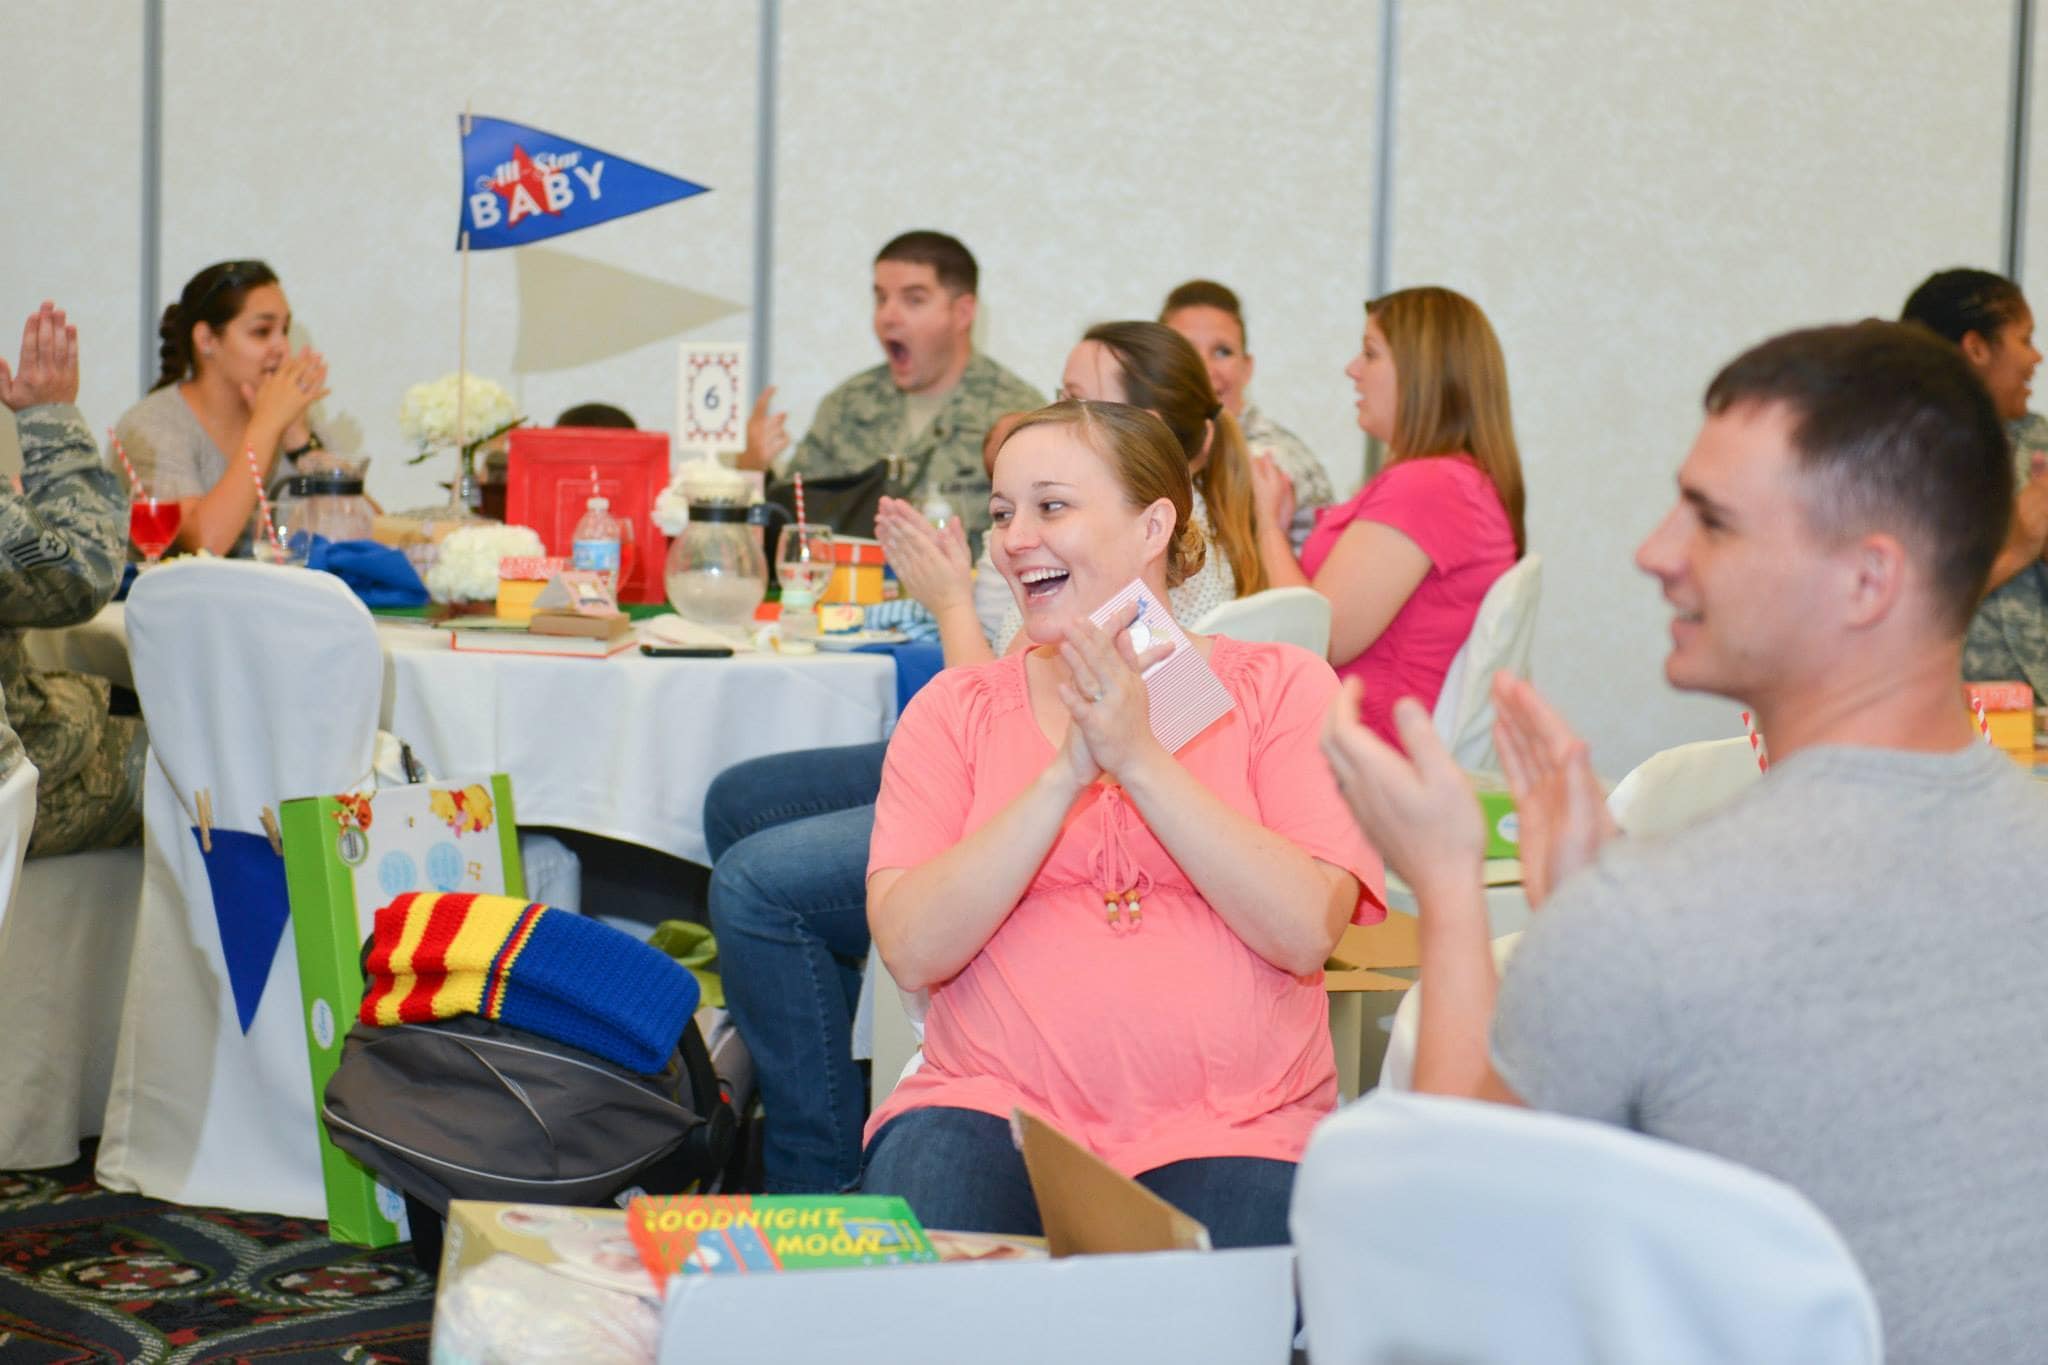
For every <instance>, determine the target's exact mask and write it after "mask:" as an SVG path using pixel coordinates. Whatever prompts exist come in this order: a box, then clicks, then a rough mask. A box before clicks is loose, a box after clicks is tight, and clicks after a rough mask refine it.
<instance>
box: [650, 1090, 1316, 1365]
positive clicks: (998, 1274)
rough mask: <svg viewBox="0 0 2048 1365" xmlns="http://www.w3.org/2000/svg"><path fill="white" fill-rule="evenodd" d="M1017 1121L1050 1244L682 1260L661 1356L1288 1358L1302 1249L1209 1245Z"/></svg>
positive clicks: (1167, 1209)
mask: <svg viewBox="0 0 2048 1365" xmlns="http://www.w3.org/2000/svg"><path fill="white" fill-rule="evenodd" d="M1016 1121H1017V1123H1018V1125H1019V1127H1020V1129H1021V1131H1022V1134H1023V1146H1024V1162H1025V1166H1026V1168H1027V1169H1028V1170H1029V1172H1030V1174H1031V1188H1032V1192H1033V1194H1034V1195H1035V1196H1036V1198H1037V1200H1038V1209H1039V1215H1040V1217H1041V1219H1042V1220H1043V1222H1044V1224H1045V1230H1046V1242H1047V1245H1048V1247H1049V1249H1050V1250H1051V1252H1052V1258H1051V1259H1049V1260H1005V1261H960V1262H952V1263H949V1264H944V1265H921V1266H887V1267H881V1268H877V1269H872V1270H869V1269H859V1270H829V1271H811V1272H804V1273H797V1274H789V1275H695V1276H683V1275H679V1276H677V1277H675V1278H674V1279H672V1280H670V1281H669V1288H668V1298H667V1302H666V1304H665V1305H664V1306H663V1310H662V1329H661V1362H662V1365H699V1362H703V1361H707V1360H812V1359H823V1358H831V1359H841V1360H858V1359H875V1360H882V1359H892V1360H894V1359H902V1360H973V1361H976V1362H978V1363H979V1365H1012V1363H1013V1362H1014V1365H1039V1362H1044V1361H1054V1360H1057V1361H1060V1362H1062V1365H1087V1363H1088V1362H1096V1361H1100V1362H1104V1365H1111V1363H1112V1362H1113V1363H1114V1365H1124V1362H1128V1361H1131V1360H1173V1361H1180V1362H1189V1365H1204V1363H1205V1362H1215V1365H1260V1362H1266V1361H1271V1362H1276V1363H1277V1362H1284V1361H1286V1360H1287V1359H1288V1357H1289V1353H1290V1351H1291V1349H1292V1346H1293V1338H1294V1253H1293V1251H1292V1250H1291V1249H1289V1248H1287V1247H1266V1248H1260V1249H1257V1250H1246V1251H1210V1250H1207V1249H1206V1248H1207V1246H1208V1239H1209V1234H1208V1230H1207V1229H1206V1228H1204V1227H1202V1225H1201V1224H1200V1223H1197V1222H1196V1221H1195V1220H1194V1219H1192V1218H1189V1217H1188V1216H1187V1215H1186V1214H1184V1213H1181V1212H1180V1211H1179V1210H1178V1209H1175V1208H1173V1207H1172V1206H1171V1205H1169V1204H1167V1203H1166V1202H1165V1201H1164V1200H1161V1199H1160V1198H1158V1196H1156V1195H1154V1194H1153V1193H1152V1192H1151V1191H1149V1190H1147V1189H1145V1188H1144V1187H1143V1186H1141V1185H1139V1184H1138V1183H1136V1182H1135V1181H1132V1180H1128V1179H1126V1178H1124V1177H1123V1176H1121V1175H1118V1174H1117V1173H1116V1172H1115V1171H1113V1170H1111V1169H1110V1168H1109V1167H1108V1166H1106V1165H1104V1164H1103V1163H1102V1162H1101V1161H1100V1160H1098V1159H1097V1158H1096V1157H1095V1156H1093V1155H1092V1154H1091V1153H1089V1152H1087V1151H1086V1150H1084V1149H1083V1148H1081V1147H1080V1146H1079V1145H1077V1144H1076V1143H1074V1142H1072V1141H1071V1140H1069V1139H1068V1138H1066V1137H1065V1136H1063V1135H1062V1134H1060V1133H1059V1132H1058V1130H1056V1129H1054V1128H1053V1127H1051V1126H1050V1125H1049V1124H1046V1123H1043V1122H1041V1121H1039V1120H1038V1119H1035V1118H1033V1117H1031V1116H1030V1115H1027V1114H1021V1113H1020V1114H1018V1115H1017V1116H1016Z"/></svg>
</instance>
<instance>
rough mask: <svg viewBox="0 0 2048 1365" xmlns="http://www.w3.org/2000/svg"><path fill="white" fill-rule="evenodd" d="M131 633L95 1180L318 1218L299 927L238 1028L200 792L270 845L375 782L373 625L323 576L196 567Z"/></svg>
mask: <svg viewBox="0 0 2048 1365" xmlns="http://www.w3.org/2000/svg"><path fill="white" fill-rule="evenodd" d="M128 635H129V643H130V649H131V652H132V657H133V660H134V666H135V685H136V691H137V693H138V695H139V696H140V697H141V699H142V710H143V715H144V719H145V720H146V721H147V723H148V725H149V733H150V741H151V753H152V761H151V763H150V767H149V772H148V775H147V777H146V779H145V782H144V794H143V803H144V804H143V814H144V861H145V868H144V880H143V899H142V911H141V919H140V922H139V926H138V929H137V933H136V945H135V953H134V958H133V966H132V969H131V971H130V973H129V977H128V991H127V1001H126V1005H125V1008H124V1010H123V1018H122V1029H121V1043H120V1050H119V1053H118V1056H117V1058H116V1061H115V1074H114V1083H113V1089H112V1093H111V1095H110V1096H109V1099H108V1106H107V1123H106V1131H105V1135H104V1137H103V1140H102V1142H101V1144H100V1152H99V1170H98V1175H99V1179H100V1181H101V1183H102V1184H105V1185H107V1186H109V1187H111V1188H114V1189H120V1190H140V1191H142V1192H143V1193H145V1194H149V1195H153V1196H156V1197H158V1198H163V1199H170V1200H174V1201H176V1202H178V1203H181V1204H213V1205H222V1206H226V1207H229V1208H239V1209H253V1210H260V1211H264V1212H271V1213H279V1214H286V1215H292V1216H298V1217H311V1218H320V1217H324V1216H325V1215H326V1200H325V1198H324V1195H323V1192H322V1186H321V1177H320V1153H319V1143H318V1137H317V1130H316V1129H315V1128H314V1123H315V1122H316V1120H315V1118H314V1108H313V1088H312V1081H311V1073H310V1071H309V1068H308V1063H307V1060H306V1041H305V1033H304V1028H303V1026H302V1024H301V1023H300V1017H299V1016H300V1012H301V1011H300V997H299V972H298V961H297V958H296V956H295V954H294V951H293V946H292V941H291V937H290V933H289V925H286V926H285V929H284V932H281V933H280V934H279V935H278V938H277V942H276V944H275V946H274V950H272V951H270V953H269V956H268V970H267V972H263V971H261V970H259V971H258V972H257V973H256V978H255V979H254V980H253V982H252V980H251V978H250V977H249V976H248V975H247V974H245V975H244V976H243V978H242V979H241V981H240V982H239V986H240V991H241V997H242V1001H243V1004H244V1005H245V1006H246V1004H247V1003H248V1000H249V996H250V992H251V990H252V988H253V989H254V990H257V991H260V995H258V996H256V998H255V1007H254V1012H253V1015H252V1017H251V1020H250V1023H249V1026H248V1028H247V1030H246V1031H245V1030H244V1029H243V1027H242V1024H241V1017H240V1013H239V1012H238V1007H237V984H238V983H237V982H235V981H231V980H230V976H229V970H228V966H227V958H226V954H225V953H224V950H223V929H222V925H221V921H220V919H219V918H217V916H216V911H215V905H214V899H213V893H212V890H211V887H210V884H209V881H208V877H207V872H206V865H205V863H204V861H203V860H202V857H201V853H200V846H199V841H198V838H197V836H196V832H195V827H196V821H197V810H196V807H195V796H194V794H195V793H196V792H198V791H200V790H201V789H205V790H207V791H209V792H210V793H211V797H212V809H213V826H214V828H215V829H217V830H239V831H243V832H246V833H252V834H258V835H260V833H261V830H262V826H261V823H260V816H259V812H260V810H261V809H262V808H263V807H265V806H268V807H270V808H271V810H272V811H275V810H276V809H277V808H278V806H279V804H280V802H282V801H283V800H285V799H287V798H290V797H296V796H307V795H312V794H316V793H321V792H342V791H349V790H352V789H355V788H356V787H358V786H360V785H362V784H364V783H365V782H366V781H367V780H368V779H369V777H370V773H371V764H372V757H373V751H374V747H375V738H376V733H377V709H378V701H379V696H380V692H381V689H382V681H383V662H382V656H381V654H380V652H379V649H378V645H377V632H376V628H375V626H374V625H373V624H372V622H371V619H370V614H369V612H368V611H366V610H365V609H364V607H363V605H362V603H361V602H359V601H357V600H356V597H355V595H354V594H353V593H351V592H350V591H349V590H348V588H347V587H345V586H344V585H343V584H342V583H341V581H340V580H339V579H336V578H333V577H331V576H329V575H327V574H322V573H309V572H306V571H305V570H302V569H292V568H278V567H273V566H270V565H261V564H251V563H246V562H242V561H234V560H193V561H185V562H180V563H175V564H169V565H165V566H163V567H161V568H157V569H153V570H151V571H150V572H148V573H146V574H144V575H142V576H141V578H139V579H138V580H137V581H136V585H135V589H134V591H133V593H132V594H131V595H130V597H129V602H128ZM237 932H238V936H239V933H240V932H241V931H237ZM243 951H244V952H245V953H246V952H248V951H249V949H247V948H246V947H244V949H243ZM256 951H257V953H258V956H257V959H256V960H257V961H258V963H259V968H260V963H261V961H262V958H261V956H260V953H261V946H260V945H259V946H258V949H257V950H256Z"/></svg>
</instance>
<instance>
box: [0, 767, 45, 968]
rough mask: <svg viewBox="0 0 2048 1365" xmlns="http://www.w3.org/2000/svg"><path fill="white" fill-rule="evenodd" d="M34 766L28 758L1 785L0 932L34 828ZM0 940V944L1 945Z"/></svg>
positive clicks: (3, 925) (11, 903) (10, 904)
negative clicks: (3, 878)
mask: <svg viewBox="0 0 2048 1365" xmlns="http://www.w3.org/2000/svg"><path fill="white" fill-rule="evenodd" d="M36 777H37V773H36V765H35V764H33V763H31V762H29V761H28V760H27V759H25V758H24V759H23V760H22V761H21V765H20V766H19V767H17V768H16V769H15V770H14V771H13V772H11V773H9V774H8V775H7V779H6V780H5V781H4V782H0V876H4V877H6V879H7V880H6V882H5V883H4V884H0V931H4V930H5V929H6V927H7V914H8V911H9V910H10V909H11V908H12V906H13V900H14V884H15V881H16V879H17V878H19V877H20V876H21V864H22V862H23V860H25V859H26V858H27V857H28V838H29V835H30V834H32V833H34V832H35V827H36ZM4 942H5V940H4V939H0V943H4Z"/></svg>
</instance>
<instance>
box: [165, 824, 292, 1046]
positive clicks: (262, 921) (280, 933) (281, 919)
mask: <svg viewBox="0 0 2048 1365" xmlns="http://www.w3.org/2000/svg"><path fill="white" fill-rule="evenodd" d="M187 828H189V829H191V830H192V840H193V842H194V843H196V844H198V845H199V848H200V855H199V856H200V858H201V859H202V860H203V861H204V862H205V864H206V881H207V885H208V886H209V887H210V888H211V890H212V891H213V917H214V920H215V922H216V923H218V924H219V925H220V951H221V956H222V957H223V958H224V959H226V961H227V968H228V988H229V990H230V991H231V992H232V993H233V995H234V997H235V1017H236V1018H237V1019H239V1020H240V1021H241V1024H242V1032H243V1033H247V1032H248V1031H249V1025H251V1024H253V1023H255V1022H256V1007H257V1006H258V1005H260V1004H262V1003H263V988H264V986H265V985H267V984H269V981H270V964H271V962H272V961H273V960H275V959H276V957H277V945H278V944H280V943H282V942H283V941H284V929H285V926H286V925H287V924H289V923H291V918H292V911H291V901H290V899H289V897H288V896H287V895H286V893H285V884H284V859H282V858H280V857H278V856H277V850H276V849H274V848H272V847H271V846H270V840H269V839H268V838H266V837H265V836H263V835H261V834H250V833H247V832H246V831H243V830H238V829H219V828H216V829H214V830H213V831H212V842H213V851H212V852H210V853H209V852H207V851H206V843H207V841H206V840H204V839H201V838H200V837H199V830H198V829H197V828H196V827H192V826H187Z"/></svg>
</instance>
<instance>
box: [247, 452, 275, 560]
mask: <svg viewBox="0 0 2048 1365" xmlns="http://www.w3.org/2000/svg"><path fill="white" fill-rule="evenodd" d="M242 453H243V454H245V455H247V456H248V457H249V481H250V482H251V483H253V484H255V485H256V510H257V511H258V512H260V513H262V514H263V538H264V539H265V540H268V541H271V542H273V543H274V544H276V546H277V547H278V548H279V549H280V550H281V549H283V548H284V537H283V536H280V535H279V534H278V533H277V523H276V522H274V521H272V520H271V519H270V495H269V494H267V493H265V492H264V491H263V471H262V470H261V469H259V468H258V467H257V465H256V447H255V446H245V447H243V452H242Z"/></svg>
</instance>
